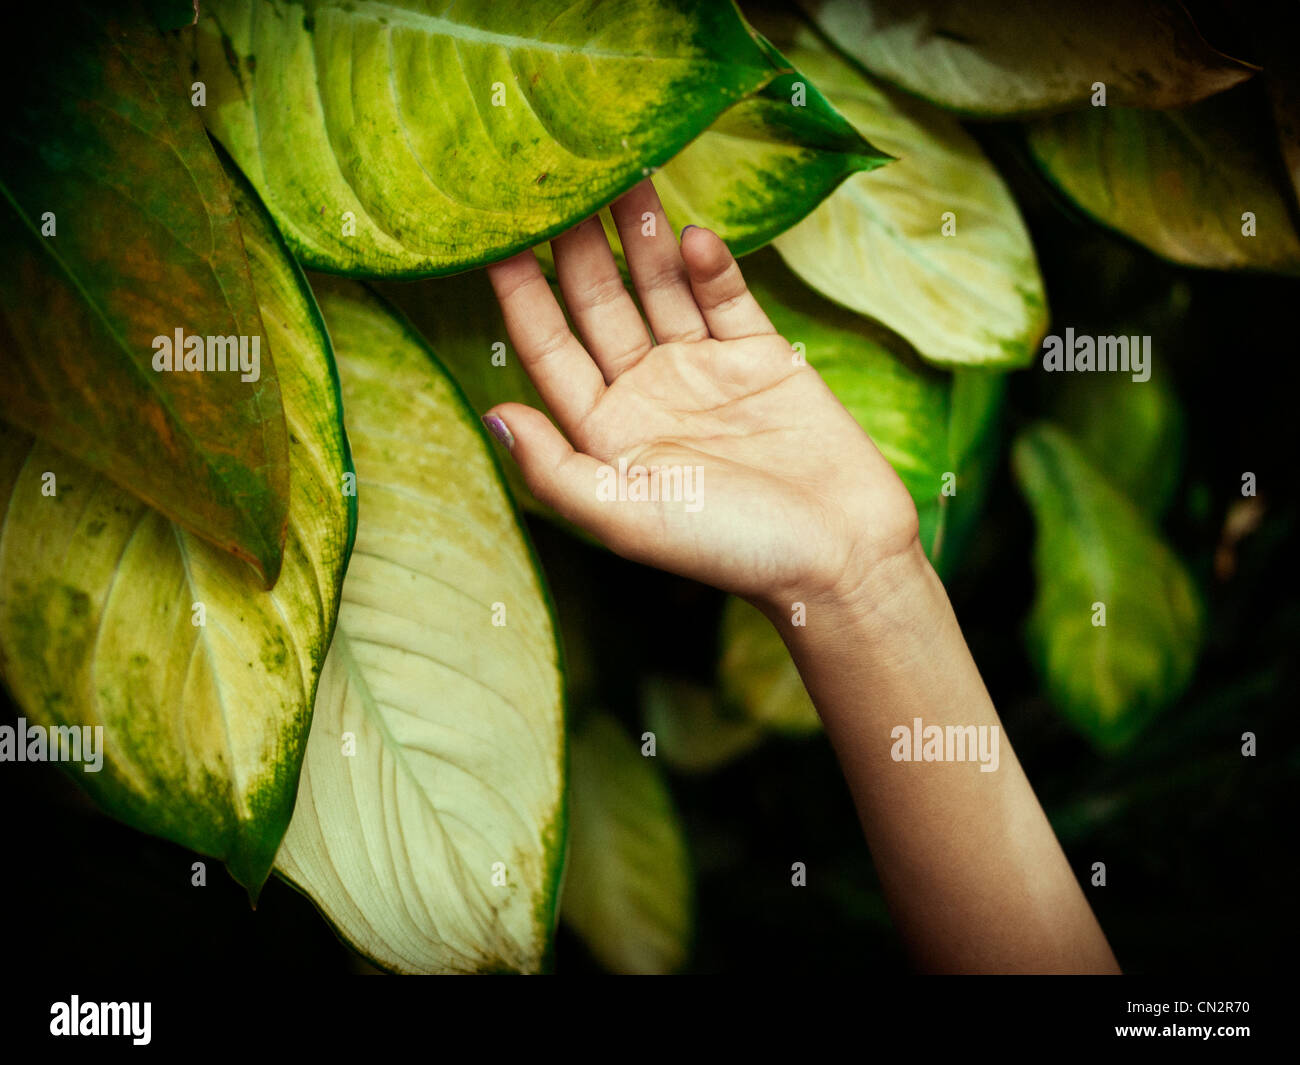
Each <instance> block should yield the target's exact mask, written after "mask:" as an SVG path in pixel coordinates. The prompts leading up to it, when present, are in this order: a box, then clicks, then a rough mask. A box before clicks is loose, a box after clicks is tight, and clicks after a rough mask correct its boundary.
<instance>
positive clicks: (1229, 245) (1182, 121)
mask: <svg viewBox="0 0 1300 1065" xmlns="http://www.w3.org/2000/svg"><path fill="white" fill-rule="evenodd" d="M1258 103H1259V101H1257V100H1256V99H1255V97H1254V94H1252V93H1250V92H1248V91H1242V92H1234V93H1230V94H1227V95H1225V96H1217V97H1215V98H1214V99H1212V100H1206V101H1205V102H1204V103H1201V104H1197V105H1195V106H1193V107H1188V108H1185V109H1183V110H1181V111H1130V110H1125V109H1123V108H1112V107H1106V108H1100V107H1099V108H1090V109H1089V110H1087V111H1080V112H1078V113H1077V114H1069V115H1058V116H1056V117H1055V118H1049V119H1043V120H1042V121H1039V122H1034V123H1032V124H1031V125H1030V126H1029V148H1030V151H1031V152H1032V153H1033V155H1034V158H1035V159H1036V160H1037V162H1038V165H1039V166H1040V167H1042V169H1043V172H1044V173H1045V174H1046V175H1047V177H1048V178H1049V179H1050V180H1051V181H1052V183H1053V184H1055V185H1056V186H1057V188H1059V189H1060V190H1061V192H1062V193H1064V194H1065V195H1066V196H1068V197H1069V198H1070V199H1071V200H1073V201H1074V202H1075V203H1076V204H1077V205H1078V206H1079V207H1080V208H1082V209H1083V210H1084V211H1086V212H1087V213H1088V214H1090V215H1092V216H1093V217H1094V218H1096V219H1097V220H1098V221H1099V222H1101V223H1103V224H1104V225H1107V226H1110V227H1111V228H1112V229H1116V230H1118V231H1119V232H1121V233H1123V234H1124V235H1125V236H1127V237H1131V238H1132V239H1133V240H1136V241H1137V242H1138V243H1139V244H1143V245H1145V246H1146V247H1147V248H1149V249H1151V251H1153V252H1155V253H1156V254H1157V255H1161V256H1163V257H1164V258H1166V259H1170V260H1172V261H1173V262H1176V263H1182V264H1184V265H1186V266H1208V267H1216V268H1220V269H1229V268H1251V269H1260V270H1276V271H1280V272H1284V273H1291V274H1294V273H1297V272H1300V238H1297V236H1296V231H1295V228H1294V226H1293V225H1292V221H1291V215H1290V211H1291V204H1290V202H1289V201H1290V199H1291V189H1290V188H1289V187H1288V185H1287V184H1286V180H1285V177H1284V176H1283V174H1282V172H1281V168H1280V166H1279V165H1278V163H1277V147H1276V144H1275V143H1274V140H1273V133H1272V131H1271V130H1270V129H1269V128H1268V127H1267V120H1266V113H1265V111H1264V108H1263V107H1262V105H1261V106H1258V107H1257V106H1256V105H1257V104H1258ZM1247 213H1249V214H1250V215H1252V216H1253V219H1254V230H1255V232H1254V235H1253V236H1250V235H1247V234H1246V233H1244V232H1243V230H1245V229H1247V228H1248V220H1247V219H1246V218H1245V217H1244V216H1245V215H1246V214H1247Z"/></svg>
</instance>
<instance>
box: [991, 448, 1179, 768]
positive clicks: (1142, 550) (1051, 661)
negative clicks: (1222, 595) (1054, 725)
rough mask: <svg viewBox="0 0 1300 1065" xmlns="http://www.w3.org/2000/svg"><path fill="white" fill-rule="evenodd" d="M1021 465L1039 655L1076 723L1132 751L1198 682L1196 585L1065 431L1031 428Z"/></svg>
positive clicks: (1032, 640)
mask: <svg viewBox="0 0 1300 1065" xmlns="http://www.w3.org/2000/svg"><path fill="white" fill-rule="evenodd" d="M1012 463H1013V467H1014V469H1015V473H1016V478H1017V480H1018V481H1019V483H1020V487H1021V489H1022V490H1023V491H1024V493H1025V497H1026V499H1028V501H1029V506H1030V509H1031V510H1032V511H1033V512H1034V519H1035V522H1036V523H1037V526H1038V538H1037V542H1036V543H1035V546H1034V570H1035V573H1036V575H1037V580H1038V592H1037V597H1036V599H1035V602H1034V607H1033V611H1032V613H1031V614H1030V618H1029V626H1028V630H1027V636H1028V641H1029V648H1030V656H1031V658H1032V659H1033V662H1034V665H1035V667H1036V668H1037V670H1038V671H1039V674H1040V675H1041V676H1042V678H1043V682H1044V683H1045V684H1046V686H1047V690H1048V692H1049V693H1050V695H1051V697H1052V699H1053V700H1054V701H1055V702H1056V703H1057V704H1058V705H1059V706H1060V707H1061V709H1062V710H1063V711H1064V713H1065V714H1066V716H1067V717H1068V718H1069V720H1070V721H1071V723H1072V724H1073V725H1074V726H1075V728H1077V729H1078V730H1079V731H1080V732H1081V733H1083V735H1084V736H1086V737H1087V738H1088V739H1089V740H1090V741H1091V742H1092V743H1093V744H1095V745H1096V746H1097V747H1098V748H1100V749H1102V750H1114V749H1118V748H1121V747H1124V746H1126V745H1127V744H1129V743H1131V742H1132V741H1133V739H1134V738H1135V737H1136V736H1137V735H1138V734H1139V733H1140V731H1141V730H1142V728H1143V727H1144V726H1146V725H1147V724H1148V722H1149V721H1150V720H1151V719H1152V718H1153V717H1154V716H1155V715H1156V714H1157V713H1159V712H1160V711H1161V710H1162V709H1164V708H1165V707H1166V706H1168V705H1169V704H1170V703H1171V702H1173V701H1174V700H1175V699H1177V698H1178V696H1179V695H1180V694H1182V692H1183V690H1184V689H1185V688H1186V686H1187V683H1188V682H1189V681H1190V679H1191V676H1192V671H1193V669H1194V668H1195V664H1196V655H1197V651H1198V649H1199V646H1200V641H1201V631H1202V608H1201V605H1200V600H1199V598H1198V595H1197V592H1196V589H1195V587H1194V586H1193V584H1192V581H1191V578H1190V577H1189V576H1188V574H1187V571H1186V570H1185V569H1184V568H1183V565H1182V564H1181V563H1180V562H1179V560H1178V558H1177V557H1176V556H1175V555H1174V554H1173V552H1172V551H1170V549H1169V548H1168V547H1167V546H1166V545H1165V544H1164V543H1163V541H1161V539H1160V538H1159V535H1158V534H1157V533H1156V531H1155V530H1154V529H1153V528H1152V527H1151V526H1150V525H1149V524H1148V522H1147V521H1146V519H1145V518H1143V517H1142V515H1141V513H1140V512H1139V511H1138V510H1137V508H1136V507H1134V506H1133V504H1132V503H1130V502H1129V500H1128V499H1127V498H1126V497H1125V496H1124V495H1123V494H1122V493H1121V492H1119V491H1118V490H1117V489H1116V488H1114V487H1113V486H1112V485H1111V484H1110V483H1109V482H1107V481H1106V479H1105V478H1104V477H1102V476H1101V475H1100V474H1099V473H1097V471H1096V470H1094V469H1093V468H1092V467H1091V466H1090V465H1089V464H1088V462H1087V460H1086V459H1085V458H1084V457H1083V455H1082V454H1081V453H1080V451H1079V449H1078V447H1077V446H1076V445H1075V444H1073V443H1072V442H1071V441H1070V439H1069V437H1067V436H1066V435H1065V434H1064V433H1063V432H1061V431H1060V430H1059V429H1057V428H1055V427H1054V426H1051V425H1048V424H1041V425H1038V426H1035V427H1033V428H1031V429H1029V430H1026V431H1025V432H1023V433H1022V434H1021V435H1020V436H1019V437H1018V438H1017V439H1016V442H1015V445H1014V447H1013V449H1012ZM1098 604H1104V608H1105V616H1104V621H1105V624H1104V625H1100V624H1097V623H1096V622H1097V621H1098V620H1101V613H1100V611H1099V609H1098Z"/></svg>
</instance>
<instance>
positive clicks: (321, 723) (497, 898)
mask: <svg viewBox="0 0 1300 1065" xmlns="http://www.w3.org/2000/svg"><path fill="white" fill-rule="evenodd" d="M316 288H317V294H318V296H319V298H320V301H321V307H322V309H323V311H324V313H325V319H326V322H327V323H328V325H329V329H330V334H331V336H332V337H333V339H334V343H335V346H336V351H337V354H338V362H339V369H340V375H341V377H342V381H343V398H344V404H345V409H346V411H347V426H348V434H349V437H350V439H351V442H352V447H353V451H354V453H355V456H356V464H357V478H358V499H359V505H360V522H359V527H358V533H357V542H356V549H355V551H354V552H353V556H352V562H351V565H350V567H349V569H348V575H347V580H346V581H345V583H344V585H343V602H342V606H341V608H340V610H339V621H338V627H337V629H336V631H335V635H334V643H333V644H332V646H331V647H330V653H329V658H328V659H327V660H326V663H325V669H324V671H323V672H322V674H321V683H320V690H319V692H318V694H317V697H316V713H315V719H314V721H313V724H312V731H311V739H310V742H309V744H308V749H307V756H306V759H305V761H304V763H303V772H302V783H301V786H300V788H299V792H298V806H297V808H296V810H295V811H294V816H293V822H292V824H291V825H290V827H289V831H288V833H287V835H286V836H285V840H284V846H283V847H282V848H281V851H280V854H279V857H278V858H277V861H276V868H277V870H278V871H279V872H280V873H281V875H283V876H284V877H286V878H287V879H288V880H290V881H291V882H292V883H294V884H295V885H297V886H298V887H299V888H300V889H301V890H302V891H303V892H304V893H306V894H307V895H308V897H310V898H311V899H312V900H313V901H314V902H315V903H316V905H317V906H318V907H320V909H321V910H322V911H323V913H324V914H325V916H326V917H327V918H328V919H329V920H330V922H331V923H332V924H333V925H334V927H335V928H336V929H337V930H338V932H339V933H340V935H342V936H343V938H344V939H346V940H347V941H348V942H349V943H351V944H352V945H353V946H354V947H356V948H357V950H359V951H360V952H361V953H362V954H364V955H365V956H367V957H368V958H370V959H371V960H372V961H374V962H376V963H377V964H379V965H381V966H382V967H384V968H385V969H389V970H392V971H396V972H482V971H523V972H532V971H535V970H537V969H539V968H542V967H543V965H544V964H545V961H546V957H547V954H548V951H549V944H550V937H551V933H552V930H553V928H554V923H555V905H556V892H557V889H558V883H557V882H558V879H559V875H560V866H561V861H562V858H563V853H564V831H565V829H564V810H563V805H564V804H563V796H564V772H565V765H564V762H565V756H564V703H563V686H564V685H563V677H562V675H561V671H560V660H559V649H558V646H557V639H556V631H555V623H554V620H553V617H552V614H551V611H550V607H549V600H548V599H547V596H546V591H545V587H544V585H543V582H542V578H541V575H540V572H539V570H538V568H537V563H536V560H535V559H534V557H533V554H532V551H531V548H530V546H529V543H528V539H527V537H526V534H525V532H524V530H523V528H522V527H521V525H520V523H519V521H518V519H517V516H516V514H515V511H514V509H513V507H512V505H511V502H510V499H509V496H508V494H507V492H506V489H505V486H504V483H503V482H502V479H501V474H500V470H499V467H498V466H497V463H496V459H495V457H494V456H493V454H492V452H491V450H490V448H489V444H488V441H487V438H486V436H485V434H484V431H483V429H482V426H481V424H480V422H479V420H478V417H477V415H476V414H475V413H474V412H473V411H471V410H470V409H469V407H468V406H467V404H466V402H465V399H464V397H463V395H462V394H461V392H460V390H459V389H458V388H457V387H456V385H455V383H454V382H453V381H452V379H451V378H450V377H448V376H447V374H446V372H445V371H444V370H443V368H442V367H441V365H439V364H438V362H437V361H436V359H435V358H434V356H433V354H432V353H431V351H430V349H429V348H428V347H427V346H426V345H425V343H424V341H423V340H422V339H421V338H420V337H419V336H418V335H417V334H416V333H415V332H414V331H413V330H412V329H411V327H410V326H409V325H408V324H407V323H405V322H404V321H402V320H401V319H400V318H399V317H398V316H396V315H395V314H394V312H392V311H391V310H390V309H389V308H388V307H387V306H385V305H384V304H383V303H382V302H381V301H380V300H378V299H377V298H376V297H374V296H373V295H371V294H369V293H368V292H367V290H365V289H364V288H362V287H360V286H359V285H356V284H354V283H349V282H337V281H330V280H329V279H320V280H319V281H318V283H317V285H316Z"/></svg>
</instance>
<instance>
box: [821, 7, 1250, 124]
mask: <svg viewBox="0 0 1300 1065" xmlns="http://www.w3.org/2000/svg"><path fill="white" fill-rule="evenodd" d="M801 3H802V6H803V7H804V8H805V9H806V10H807V11H808V12H809V13H810V14H811V15H812V17H813V18H814V19H815V20H816V22H817V25H818V26H819V27H820V28H821V29H822V30H824V31H825V33H826V34H827V35H828V36H829V37H830V38H831V39H832V40H833V41H834V42H835V43H836V44H837V45H838V46H839V47H840V48H842V49H844V51H845V52H846V53H848V54H849V55H851V56H853V57H854V58H855V59H857V60H858V61H859V62H861V63H862V64H863V66H865V67H866V68H867V69H868V70H870V71H872V72H873V73H875V74H877V75H879V76H880V77H882V78H884V79H886V80H887V81H891V82H893V83H895V84H896V85H899V86H901V87H902V88H904V89H907V90H908V91H909V92H913V93H915V94H916V95H918V96H921V97H924V98H925V99H928V100H930V101H932V102H933V103H936V104H939V105H940V106H941V107H948V108H951V109H953V110H956V111H960V112H963V113H965V114H968V115H987V116H994V117H1008V116H1012V115H1025V114H1033V113H1036V112H1045V111H1053V110H1059V109H1062V108H1066V107H1075V106H1082V105H1085V104H1086V103H1088V102H1089V101H1090V100H1091V98H1092V96H1093V92H1094V89H1093V86H1094V84H1095V83H1096V82H1103V83H1104V84H1105V85H1106V102H1107V104H1109V105H1115V104H1119V105H1124V106H1131V107H1177V106H1179V105H1181V104H1187V103H1191V102H1193V101H1195V100H1200V99H1202V98H1203V97H1206V96H1209V95H1211V94H1213V93H1216V92H1221V91H1223V90H1224V89H1227V88H1230V87H1232V86H1233V85H1236V84H1237V83H1238V82H1240V81H1242V80H1243V79H1245V78H1248V77H1250V75H1251V74H1252V73H1253V68H1251V67H1249V66H1247V65H1245V64H1243V63H1239V62H1237V61H1236V60H1233V59H1230V58H1228V57H1227V56H1225V55H1223V54H1221V53H1220V52H1217V51H1215V50H1214V49H1213V48H1211V47H1210V46H1209V45H1208V44H1206V42H1205V40H1204V38H1202V37H1201V35H1200V33H1199V32H1198V31H1197V29H1196V26H1195V25H1194V24H1193V23H1192V20H1191V18H1190V17H1189V16H1188V14H1187V10H1186V8H1185V7H1184V6H1183V5H1182V4H1181V3H1177V2H1176V0H1124V2H1122V3H1109V4H1108V3H1101V4H1099V3H1096V2H1095V0H1052V2H1051V3H1043V2H1041V0H962V2H960V3H956V2H951V0H920V2H918V0H801Z"/></svg>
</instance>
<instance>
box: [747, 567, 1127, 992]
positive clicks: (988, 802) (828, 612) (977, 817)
mask: <svg viewBox="0 0 1300 1065" xmlns="http://www.w3.org/2000/svg"><path fill="white" fill-rule="evenodd" d="M805 607H806V624H805V625H803V626H795V625H792V624H791V622H790V618H791V614H790V609H789V604H775V603H772V604H765V607H764V609H765V610H766V611H767V613H768V615H769V617H771V618H772V620H773V622H774V623H775V624H776V625H777V628H778V629H779V630H780V632H781V635H782V637H783V638H784V639H785V641H786V644H787V646H788V647H789V648H790V651H791V653H792V655H793V656H794V660H795V663H796V664H797V665H798V667H799V672H800V674H801V675H802V677H803V679H804V683H805V685H806V686H807V688H808V691H809V693H810V694H811V696H812V698H813V702H814V703H815V704H816V706H817V708H818V711H819V712H820V714H821V716H822V720H823V722H824V724H825V726H826V731H827V734H828V736H829V737H830V740H831V743H832V744H833V745H834V748H835V751H836V753H837V755H838V757H839V760H840V763H841V765H842V767H843V770H844V773H845V776H846V778H847V780H848V782H849V786H850V789H851V791H852V793H853V798H854V801H855V803H856V805H857V809H858V815H859V817H860V819H861V822H862V826H863V829H864V831H865V833H866V836H867V841H868V843H869V844H870V847H871V850H872V854H873V857H874V859H875V862H876V867H877V869H878V871H879V875H880V878H881V882H882V884H883V886H884V891H885V896H886V899H887V901H888V903H889V907H890V910H891V912H892V914H893V916H894V919H895V922H896V924H897V925H898V927H899V929H900V931H901V933H902V935H903V937H904V939H905V940H906V942H907V944H908V946H909V949H910V950H911V952H912V953H913V955H914V957H915V958H916V960H917V963H918V964H919V965H920V966H921V967H922V968H924V969H926V970H930V971H943V972H970V971H977V972H1117V971H1118V966H1117V964H1116V962H1115V958H1114V956H1113V954H1112V953H1111V951H1110V947H1109V946H1108V944H1107V943H1106V938H1105V936H1104V935H1103V933H1102V931H1101V928H1100V926H1099V925H1098V924H1097V921H1096V918H1095V917H1094V916H1093V913H1092V910H1091V908H1090V907H1089V905H1088V903H1087V900H1086V899H1085V898H1084V896H1083V892H1082V890H1081V889H1080V887H1079V884H1078V881H1077V880H1076V879H1075V877H1074V875H1073V872H1072V871H1071V869H1070V867H1069V864H1068V863H1067V861H1066V859H1065V855H1064V854H1063V852H1062V851H1061V848H1060V845H1059V844H1058V842H1057V840H1056V837H1055V835H1054V833H1053V832H1052V829H1051V826H1050V825H1049V824H1048V821H1047V818H1046V817H1045V816H1044V814H1043V811H1042V808H1041V807H1040V806H1039V804H1038V800H1037V798H1036V797H1035V796H1034V793H1033V789H1032V788H1031V787H1030V784H1029V781H1028V779H1027V778H1026V776H1025V773H1024V771H1023V769H1022V768H1021V766H1020V763H1019V761H1018V760H1017V759H1016V756H1015V754H1014V752H1013V751H1012V749H1011V745H1010V743H1009V742H1008V741H1007V738H1006V736H1005V735H1004V734H1002V732H1001V722H1000V721H999V719H998V716H997V711H996V710H995V709H994V707H993V703H992V700H991V699H990V698H989V695H988V692H987V691H986V689H985V687H984V682H983V681H982V680H981V678H980V675H979V670H978V669H977V668H976V666H975V662H974V660H973V659H972V658H971V655H970V652H969V650H968V649H967V647H966V642H965V640H964V639H963V637H962V634H961V630H960V628H959V626H958V624H957V619H956V617H955V615H954V614H953V612H952V608H951V606H950V604H949V602H948V597H947V595H946V593H945V591H944V588H943V585H942V584H941V583H940V581H939V578H938V577H937V576H936V575H935V573H934V571H933V569H932V568H931V567H930V565H929V563H928V561H926V559H925V557H924V555H923V554H922V553H921V550H920V547H919V545H917V546H916V547H915V549H914V550H913V551H911V552H909V553H908V554H907V555H906V556H904V557H900V558H897V559H894V560H891V561H890V562H888V563H885V564H882V565H881V566H878V567H876V568H875V570H874V571H873V573H872V576H871V578H870V580H869V581H864V582H862V583H861V584H860V585H859V586H857V587H856V588H854V589H853V590H852V591H851V592H839V593H837V594H836V595H834V596H829V597H827V599H826V600H824V601H821V602H817V601H813V602H808V603H806V604H805ZM916 719H920V722H921V724H920V727H919V729H917V727H916V725H915V722H916ZM929 726H939V727H940V728H943V729H946V728H947V727H948V726H954V727H956V728H962V729H963V730H964V731H963V734H962V739H965V738H969V737H971V735H972V733H970V731H969V730H965V726H975V727H976V733H978V732H981V731H982V732H983V739H984V741H985V747H984V751H983V753H984V755H985V761H984V763H983V764H984V765H985V766H991V765H992V764H993V762H992V759H991V758H990V757H989V755H990V754H991V753H992V750H993V749H995V750H996V752H997V762H996V769H983V770H982V768H981V762H980V761H979V759H978V753H979V752H980V748H979V746H978V745H976V746H975V747H974V750H971V748H970V747H969V746H967V747H966V750H965V758H966V760H962V761H944V760H924V755H925V754H926V753H928V754H930V755H933V754H935V753H936V748H934V747H931V748H930V750H929V751H926V750H925V748H924V745H922V749H919V750H918V749H910V748H911V747H912V746H914V745H913V744H912V742H911V741H912V738H913V734H914V733H919V734H921V735H924V730H925V729H926V728H928V727H929ZM900 727H901V728H900ZM896 729H898V730H899V731H895V730H896ZM993 729H996V730H997V732H996V733H994V732H992V731H991V730H993ZM903 731H906V733H907V734H908V735H907V737H904V736H903ZM930 735H931V736H934V734H933V733H931V734H930ZM995 737H996V738H995ZM956 739H957V736H956V734H955V733H954V741H951V742H949V744H948V746H947V748H946V752H947V755H948V756H951V755H952V754H953V753H954V751H956V752H957V753H961V751H960V747H958V746H957V745H956V743H955V741H956ZM993 743H996V745H997V746H996V748H992V744H993ZM895 755H898V756H900V758H901V756H908V757H910V759H911V760H896V758H895Z"/></svg>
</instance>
